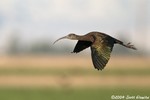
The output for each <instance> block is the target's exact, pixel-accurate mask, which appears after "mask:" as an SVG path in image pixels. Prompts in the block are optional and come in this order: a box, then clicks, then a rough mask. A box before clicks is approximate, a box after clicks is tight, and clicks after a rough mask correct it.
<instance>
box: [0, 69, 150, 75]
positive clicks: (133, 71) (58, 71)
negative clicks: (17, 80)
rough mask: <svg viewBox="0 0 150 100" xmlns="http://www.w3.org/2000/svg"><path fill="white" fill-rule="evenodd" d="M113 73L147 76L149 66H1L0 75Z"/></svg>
mask: <svg viewBox="0 0 150 100" xmlns="http://www.w3.org/2000/svg"><path fill="white" fill-rule="evenodd" d="M65 74H67V75H82V76H87V75H114V76H118V75H119V76H127V75H132V76H133V75H135V76H146V75H147V76H149V75H150V68H145V69H133V68H130V69H121V68H120V69H110V70H109V69H105V70H103V71H97V70H95V69H83V68H70V69H69V68H68V69H55V68H47V69H36V68H9V69H8V68H1V69H0V75H65Z"/></svg>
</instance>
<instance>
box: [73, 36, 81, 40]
mask: <svg viewBox="0 0 150 100" xmlns="http://www.w3.org/2000/svg"><path fill="white" fill-rule="evenodd" d="M82 39H83V36H82V35H76V37H75V40H82Z"/></svg>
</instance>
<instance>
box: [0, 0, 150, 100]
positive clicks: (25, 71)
mask: <svg viewBox="0 0 150 100" xmlns="http://www.w3.org/2000/svg"><path fill="white" fill-rule="evenodd" d="M91 31H100V32H104V33H107V34H109V35H111V36H113V37H115V38H117V39H119V40H122V41H123V42H124V43H128V42H131V43H132V44H134V45H135V46H136V48H137V49H138V50H137V51H134V50H130V49H127V48H124V47H122V46H120V45H115V47H114V49H113V52H112V55H111V59H110V61H109V62H108V64H107V66H106V67H105V69H104V70H103V71H97V70H95V69H94V67H93V65H92V61H91V58H90V49H89V48H88V49H86V50H85V51H83V52H81V53H79V54H71V53H70V52H72V50H73V49H74V46H75V44H76V41H70V40H63V41H60V42H58V43H57V44H55V45H53V42H54V41H55V40H56V39H58V38H60V37H62V36H65V35H67V34H69V33H72V32H73V33H76V34H79V35H84V34H86V33H88V32H91ZM149 33H150V1H149V0H0V99H1V100H26V99H28V100H59V99H61V100H63V99H64V100H76V99H78V100H80V99H82V100H91V99H92V100H93V99H94V100H99V99H100V98H101V99H103V100H109V99H112V98H111V97H112V95H124V96H126V95H133V96H136V95H140V96H150V95H149V93H150V85H149V84H150V62H149V61H150V52H149V51H150V43H149V42H150V34H149Z"/></svg>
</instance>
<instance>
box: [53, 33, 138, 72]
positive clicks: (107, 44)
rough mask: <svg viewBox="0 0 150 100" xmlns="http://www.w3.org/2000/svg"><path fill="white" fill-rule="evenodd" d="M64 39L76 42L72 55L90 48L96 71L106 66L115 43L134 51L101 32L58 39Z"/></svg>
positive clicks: (71, 35) (128, 45)
mask: <svg viewBox="0 0 150 100" xmlns="http://www.w3.org/2000/svg"><path fill="white" fill-rule="evenodd" d="M64 38H67V39H71V40H78V42H77V44H76V46H75V48H74V50H73V53H78V52H80V51H82V50H84V49H86V48H88V47H90V48H91V57H92V62H93V65H94V67H95V68H96V69H98V70H102V69H104V67H105V66H106V64H107V62H108V60H109V58H110V54H111V51H112V49H113V46H114V44H116V43H117V44H120V45H123V46H125V47H127V48H131V49H134V50H136V48H135V47H134V46H133V45H130V43H128V44H124V43H123V42H122V41H120V40H117V39H115V38H113V37H111V36H109V35H107V34H105V33H102V32H90V33H88V34H85V35H83V36H79V35H75V34H69V35H67V36H65V37H62V38H60V39H64ZM60 39H58V40H56V41H55V42H57V41H59V40H60ZM55 42H54V43H55Z"/></svg>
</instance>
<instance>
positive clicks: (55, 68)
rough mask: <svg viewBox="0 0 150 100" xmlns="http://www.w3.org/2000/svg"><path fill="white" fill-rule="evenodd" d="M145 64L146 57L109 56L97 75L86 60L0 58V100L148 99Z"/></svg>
mask: <svg viewBox="0 0 150 100" xmlns="http://www.w3.org/2000/svg"><path fill="white" fill-rule="evenodd" d="M149 61H150V58H146V57H114V56H113V57H111V59H110V61H109V63H108V64H107V66H106V68H105V69H104V70H103V71H97V70H95V69H94V67H93V65H92V62H91V58H90V57H89V56H87V57H84V56H76V55H74V56H11V57H10V56H1V57H0V100H60V99H61V100H100V98H101V99H103V100H106V99H107V100H109V99H111V96H112V95H125V96H126V95H142V96H144V95H146V96H150V62H149ZM8 95H9V96H8Z"/></svg>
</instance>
